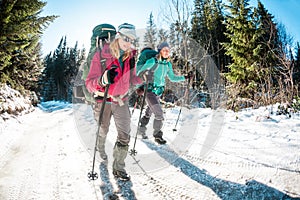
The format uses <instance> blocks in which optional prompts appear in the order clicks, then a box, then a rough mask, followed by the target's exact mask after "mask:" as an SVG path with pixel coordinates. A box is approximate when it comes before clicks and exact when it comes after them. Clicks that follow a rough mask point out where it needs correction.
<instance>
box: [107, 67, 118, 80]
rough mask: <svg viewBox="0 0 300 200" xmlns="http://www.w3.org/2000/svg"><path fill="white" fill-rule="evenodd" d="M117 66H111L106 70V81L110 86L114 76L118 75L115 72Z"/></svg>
mask: <svg viewBox="0 0 300 200" xmlns="http://www.w3.org/2000/svg"><path fill="white" fill-rule="evenodd" d="M117 68H118V67H117V66H116V65H113V66H112V67H111V68H110V69H109V70H107V72H106V73H107V75H106V76H107V81H108V84H112V83H114V82H115V81H114V79H115V78H116V76H117V75H118V72H117V71H116V70H117Z"/></svg>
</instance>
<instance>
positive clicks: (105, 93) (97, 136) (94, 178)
mask: <svg viewBox="0 0 300 200" xmlns="http://www.w3.org/2000/svg"><path fill="white" fill-rule="evenodd" d="M108 89H109V84H107V85H106V87H105V91H104V97H103V102H102V105H101V109H100V114H99V121H98V128H97V133H96V142H95V148H94V158H93V168H92V171H91V172H89V173H88V178H89V179H90V180H96V179H97V178H98V174H97V172H95V171H94V168H95V158H96V151H97V144H98V138H99V131H100V126H101V123H102V119H103V113H104V108H105V104H106V99H107V95H108Z"/></svg>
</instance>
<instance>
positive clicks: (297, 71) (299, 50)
mask: <svg viewBox="0 0 300 200" xmlns="http://www.w3.org/2000/svg"><path fill="white" fill-rule="evenodd" d="M293 78H294V80H295V85H298V87H297V88H298V96H300V95H299V91H300V45H299V42H297V47H296V57H295V68H294V76H293Z"/></svg>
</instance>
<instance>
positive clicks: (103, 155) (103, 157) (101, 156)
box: [99, 151, 107, 160]
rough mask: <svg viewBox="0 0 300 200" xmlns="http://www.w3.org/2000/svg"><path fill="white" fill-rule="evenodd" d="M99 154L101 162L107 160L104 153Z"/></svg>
mask: <svg viewBox="0 0 300 200" xmlns="http://www.w3.org/2000/svg"><path fill="white" fill-rule="evenodd" d="M99 154H100V158H101V159H102V160H107V154H106V153H105V151H99Z"/></svg>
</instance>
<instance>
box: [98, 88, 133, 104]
mask: <svg viewBox="0 0 300 200" xmlns="http://www.w3.org/2000/svg"><path fill="white" fill-rule="evenodd" d="M126 96H128V92H127V93H125V94H122V95H118V96H111V95H107V98H111V99H112V100H113V101H116V102H118V104H119V105H120V106H123V105H124V101H123V100H122V99H123V98H124V97H126ZM94 97H104V92H100V91H97V92H95V95H94Z"/></svg>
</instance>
